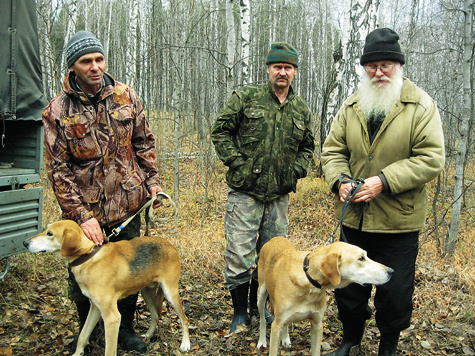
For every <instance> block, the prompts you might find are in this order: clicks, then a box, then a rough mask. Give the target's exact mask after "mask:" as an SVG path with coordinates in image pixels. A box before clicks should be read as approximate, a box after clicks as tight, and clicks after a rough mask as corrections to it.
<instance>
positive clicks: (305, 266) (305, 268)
mask: <svg viewBox="0 0 475 356" xmlns="http://www.w3.org/2000/svg"><path fill="white" fill-rule="evenodd" d="M308 255H309V254H308ZM308 255H307V256H305V258H304V259H303V270H304V272H305V275H306V276H307V279H308V281H309V282H310V283H312V285H313V286H314V287H316V288H319V289H320V288H322V285H321V284H320V283H318V282H317V281H316V280H314V279H313V278H312V277H310V275H309V274H308V268H309V267H308Z"/></svg>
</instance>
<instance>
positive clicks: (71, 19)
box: [60, 0, 78, 71]
mask: <svg viewBox="0 0 475 356" xmlns="http://www.w3.org/2000/svg"><path fill="white" fill-rule="evenodd" d="M65 5H66V4H65ZM67 9H68V12H69V16H68V21H67V22H66V31H65V32H64V50H63V53H62V55H61V65H60V68H61V71H62V70H63V69H64V68H66V45H67V43H68V41H69V39H70V38H71V36H72V35H73V34H74V33H75V32H76V22H77V16H78V7H77V4H76V0H72V1H71V2H70V3H69V4H68V5H67Z"/></svg>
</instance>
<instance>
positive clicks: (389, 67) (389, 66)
mask: <svg viewBox="0 0 475 356" xmlns="http://www.w3.org/2000/svg"><path fill="white" fill-rule="evenodd" d="M393 68H394V64H383V65H382V66H364V69H365V70H366V73H371V74H374V73H376V72H377V71H378V69H380V70H381V72H383V73H389V72H390V71H392V70H393Z"/></svg>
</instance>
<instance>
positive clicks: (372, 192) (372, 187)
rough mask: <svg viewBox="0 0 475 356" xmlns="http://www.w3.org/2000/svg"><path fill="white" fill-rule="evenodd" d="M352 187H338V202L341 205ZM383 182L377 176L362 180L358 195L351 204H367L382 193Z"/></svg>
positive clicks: (350, 185) (347, 184) (345, 185)
mask: <svg viewBox="0 0 475 356" xmlns="http://www.w3.org/2000/svg"><path fill="white" fill-rule="evenodd" d="M352 187H353V184H352V183H346V184H344V183H342V184H341V186H340V201H341V202H342V203H343V202H344V201H345V199H346V197H347V195H348V194H349V193H350V190H351V188H352ZM383 188H384V186H383V182H382V181H381V178H379V177H378V176H374V177H369V178H366V179H365V180H364V184H363V186H362V187H361V188H360V190H359V191H358V193H356V195H355V197H354V198H353V203H359V202H369V201H371V200H373V199H374V198H376V197H377V196H378V195H379V193H381V192H382V191H383Z"/></svg>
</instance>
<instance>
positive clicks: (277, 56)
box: [266, 42, 299, 67]
mask: <svg viewBox="0 0 475 356" xmlns="http://www.w3.org/2000/svg"><path fill="white" fill-rule="evenodd" d="M272 63H289V64H292V65H294V66H295V67H298V66H299V55H298V53H297V51H296V50H295V48H294V47H292V46H291V45H289V44H288V43H285V42H274V43H272V45H271V47H270V51H269V54H268V55H267V61H266V64H272Z"/></svg>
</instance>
